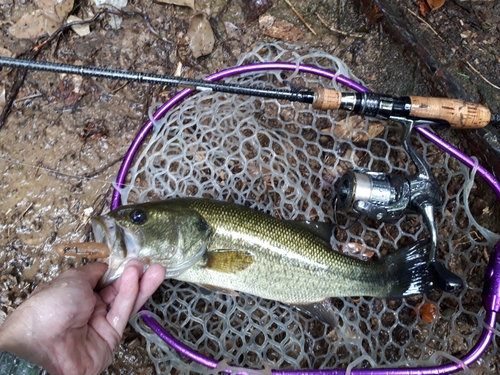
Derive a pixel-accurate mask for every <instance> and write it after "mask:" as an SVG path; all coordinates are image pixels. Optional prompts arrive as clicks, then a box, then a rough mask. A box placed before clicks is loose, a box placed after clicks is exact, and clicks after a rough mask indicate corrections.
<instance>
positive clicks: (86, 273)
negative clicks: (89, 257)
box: [62, 262, 108, 289]
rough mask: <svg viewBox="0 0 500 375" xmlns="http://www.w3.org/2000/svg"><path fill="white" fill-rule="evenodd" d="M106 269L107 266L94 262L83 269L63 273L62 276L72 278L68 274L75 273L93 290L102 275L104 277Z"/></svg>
mask: <svg viewBox="0 0 500 375" xmlns="http://www.w3.org/2000/svg"><path fill="white" fill-rule="evenodd" d="M107 269H108V265H107V264H106V263H100V262H94V263H89V264H86V265H85V266H83V267H79V268H74V269H72V270H70V271H67V272H65V273H63V274H62V275H65V276H68V277H73V276H72V275H71V274H69V273H72V272H77V273H79V274H80V276H81V277H82V279H83V280H86V281H88V282H89V283H90V286H91V287H92V289H94V288H95V287H96V285H97V282H98V281H99V279H100V278H101V277H102V275H104V273H105V272H106V270H107Z"/></svg>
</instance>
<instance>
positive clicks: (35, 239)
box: [0, 0, 500, 374]
mask: <svg viewBox="0 0 500 375" xmlns="http://www.w3.org/2000/svg"><path fill="white" fill-rule="evenodd" d="M292 3H294V4H295V7H296V9H297V10H298V11H299V12H300V13H301V14H302V15H303V17H304V18H305V19H306V20H307V22H308V23H309V24H310V25H311V27H312V28H313V29H314V30H315V32H316V33H317V34H316V35H313V34H312V33H311V32H310V31H309V30H308V29H307V28H306V27H305V26H304V25H303V24H302V23H301V22H300V21H299V19H298V18H297V16H296V15H295V14H294V13H293V11H292V10H291V9H290V7H289V6H288V5H287V4H286V2H285V1H283V0H276V1H275V2H274V5H273V6H272V7H271V8H270V9H269V10H268V11H267V13H268V14H271V15H273V16H275V17H277V18H280V19H284V20H287V21H288V22H291V23H292V24H294V25H295V26H296V27H298V28H299V29H301V30H302V31H303V32H304V37H303V38H302V39H300V40H298V41H297V42H296V43H297V44H300V45H303V46H311V47H315V48H320V49H322V50H324V51H327V52H330V53H332V54H335V55H337V56H338V57H340V58H342V59H343V60H344V61H346V62H347V64H348V65H349V66H350V67H351V68H352V69H353V71H354V73H355V74H356V75H357V76H358V77H360V78H362V79H363V80H364V81H365V83H366V84H367V85H368V86H369V87H370V88H372V89H373V90H374V91H380V92H385V93H390V94H393V95H405V94H413V95H429V94H434V95H436V93H437V92H438V91H443V90H442V88H443V84H442V81H440V79H438V78H439V77H437V78H436V74H435V73H436V72H434V73H432V72H429V69H428V67H427V65H428V64H427V65H426V64H424V63H423V62H422V61H423V60H422V57H421V56H419V55H418V54H416V53H415V52H416V51H412V50H411V48H410V47H409V46H408V45H402V41H401V40H400V39H398V38H397V35H394V33H392V34H391V31H390V30H388V29H387V27H386V26H387V25H386V24H384V22H386V20H384V13H383V8H382V6H383V5H384V4H380V3H379V2H375V1H373V2H372V3H371V4H364V6H363V5H362V4H355V3H351V2H347V3H346V4H345V5H343V4H340V3H336V2H332V1H326V0H312V1H308V2H299V1H293V0H292ZM204 4H205V6H204V9H205V10H206V11H207V12H208V14H209V16H210V21H211V25H212V27H213V29H214V34H215V48H214V51H213V52H212V53H211V54H210V55H208V56H205V57H200V58H198V59H195V58H194V57H193V55H192V53H191V51H190V50H189V47H188V42H187V40H186V38H185V34H186V31H187V28H188V25H189V20H190V18H191V17H192V16H193V15H194V14H195V12H193V11H192V10H190V9H189V8H185V7H178V6H173V5H166V4H159V3H154V2H152V1H137V0H135V1H130V2H129V5H128V6H127V8H126V10H127V11H129V12H130V13H128V14H126V15H123V23H122V26H121V28H120V29H118V30H115V29H112V28H111V26H110V22H109V16H106V15H103V16H102V17H100V18H99V19H98V20H97V21H95V22H93V23H91V25H90V28H91V33H90V34H89V35H87V36H83V37H80V36H78V35H76V34H75V33H74V32H72V31H70V30H68V31H64V32H62V33H61V34H59V35H58V37H57V38H55V39H54V40H53V41H52V42H50V43H48V44H47V45H46V46H45V47H44V48H42V50H41V52H40V54H39V55H38V57H37V59H38V60H40V61H56V62H61V63H70V64H83V65H97V66H101V67H112V68H117V69H131V70H136V71H144V72H151V73H158V74H169V75H172V74H174V72H175V71H176V70H177V69H178V68H179V66H181V67H182V69H181V71H182V75H183V76H185V77H195V78H199V77H202V76H204V75H207V74H210V73H213V72H215V71H218V70H221V69H223V68H226V67H229V66H233V65H234V64H235V62H236V60H237V58H238V55H239V54H240V53H242V52H245V51H248V50H250V49H251V48H252V45H253V44H254V43H256V42H259V41H274V40H275V39H273V38H270V37H267V36H263V35H262V34H261V33H260V30H259V28H258V22H257V21H253V22H251V23H248V24H247V23H246V14H245V12H244V11H243V10H242V8H241V6H240V5H239V3H238V2H228V3H226V1H222V0H214V1H211V2H204ZM373 5H374V6H373ZM26 7H28V8H29V7H34V2H33V1H29V0H28V1H24V2H10V1H5V0H0V28H1V31H0V47H3V48H5V49H7V50H9V51H10V52H12V53H13V54H14V55H15V56H19V55H22V54H23V53H26V52H28V51H30V49H32V48H33V47H35V46H36V45H37V44H38V43H39V41H38V42H37V41H35V40H17V39H15V38H13V37H11V36H10V35H9V32H8V27H9V26H10V25H11V23H12V22H15V21H17V19H18V18H19V17H20V15H21V14H22V13H23V12H24V11H26V9H28V8H26ZM392 7H393V8H394V12H395V14H397V15H398V17H399V18H400V19H401V20H403V22H404V23H405V24H406V26H407V28H408V29H409V30H412V31H413V32H414V34H415V35H417V37H418V40H419V42H420V43H422V44H423V45H424V46H426V47H427V48H428V49H429V54H430V55H431V56H432V57H433V59H434V60H433V61H435V62H436V64H439V66H442V67H443V69H445V70H446V71H447V72H448V73H449V76H450V77H451V78H450V79H452V80H453V81H454V82H455V83H456V85H457V86H458V87H460V89H461V90H462V91H461V92H463V93H465V94H466V95H467V96H468V97H464V99H471V100H475V101H478V102H480V103H483V104H486V105H488V106H490V107H491V108H492V109H493V110H494V111H497V112H498V111H499V109H500V90H498V89H497V88H495V87H493V86H492V85H491V84H489V83H488V82H486V80H485V79H488V80H489V81H490V82H491V83H493V84H496V85H497V86H498V85H500V80H499V77H500V74H499V73H500V52H499V51H500V48H499V40H500V35H499V34H500V26H498V25H500V22H499V21H500V5H499V4H498V2H495V1H484V2H462V1H458V0H454V1H453V0H447V1H446V3H445V5H444V6H443V7H442V8H441V9H439V10H437V11H434V12H431V13H429V14H427V15H426V16H422V15H421V14H420V13H419V7H418V4H417V3H416V1H413V0H401V1H397V2H394V4H393V5H392ZM96 12H97V9H96V8H95V7H94V6H93V5H92V4H91V2H89V1H80V2H76V4H75V7H74V10H73V12H72V14H75V15H77V16H79V17H81V18H83V19H87V18H89V17H91V14H95V13H96ZM132 12H140V13H142V14H146V15H148V16H149V18H150V25H148V24H147V22H146V21H145V19H144V17H143V16H142V15H141V14H139V13H135V14H134V13H132ZM317 14H320V15H321V16H322V17H323V18H324V19H325V20H326V22H327V23H328V24H329V25H331V26H332V28H334V29H336V30H337V31H331V30H329V29H327V28H326V27H325V26H324V25H323V24H322V23H321V21H320V20H319V19H318V17H317ZM417 16H418V17H417ZM419 17H420V18H419ZM423 20H425V22H426V23H424V22H423ZM224 22H231V23H232V24H234V25H236V26H237V27H238V30H239V31H238V33H239V37H238V38H234V37H229V36H228V33H227V30H226V28H225V25H224ZM384 28H385V29H384ZM151 29H154V31H155V33H156V34H157V35H155V33H153V32H152V30H151ZM384 30H386V31H384ZM339 31H340V32H339ZM469 64H470V65H469ZM470 66H472V67H473V68H471V67H470ZM14 73H15V72H10V73H8V72H7V73H5V72H4V73H3V74H2V76H1V81H0V85H2V86H4V87H5V88H6V92H7V93H9V92H10V90H11V89H12V87H13V86H14V85H15V83H16V74H14ZM439 87H441V90H439ZM1 91H2V87H0V92H1ZM173 92H175V89H171V88H167V87H154V86H147V85H140V84H136V83H126V82H113V81H108V80H104V79H94V78H81V77H74V76H64V75H60V74H53V73H41V72H30V73H28V75H27V77H26V79H25V80H24V83H23V84H22V86H21V88H20V91H19V93H18V94H17V97H16V101H15V102H14V105H13V106H12V108H11V110H10V114H9V116H8V117H7V119H6V121H5V123H4V124H3V127H2V128H1V129H0V173H1V174H0V197H1V200H0V246H1V253H0V323H1V321H3V319H4V318H5V317H6V316H7V315H8V314H9V313H11V312H12V311H13V309H15V308H16V306H18V305H19V304H20V303H21V302H22V301H23V300H24V299H26V298H27V297H28V296H29V294H30V293H31V292H32V290H33V289H34V288H35V287H36V286H37V285H38V284H39V283H41V282H44V281H47V280H50V279H51V278H53V277H54V276H56V275H57V274H59V273H60V272H62V271H63V270H65V269H67V268H69V267H73V266H75V265H76V264H81V263H82V262H81V261H74V260H71V259H60V258H59V257H57V256H56V255H55V254H54V253H53V252H52V244H54V243H61V242H73V241H81V240H86V239H88V238H89V232H90V227H89V224H88V219H89V216H90V215H94V214H99V213H100V212H101V211H102V210H107V208H108V207H109V203H110V193H111V190H112V184H113V179H114V177H115V176H116V173H117V171H118V168H119V164H120V159H121V157H122V156H123V155H124V153H125V152H126V150H127V148H128V145H129V144H130V142H131V140H132V139H133V138H134V136H135V134H136V132H137V131H138V130H139V128H140V126H141V125H142V124H143V123H144V122H145V120H146V119H147V118H148V114H147V113H148V108H149V107H150V105H151V104H152V103H155V102H164V101H165V100H166V98H168V97H169V96H170V95H171V94H172V93H173ZM450 134H452V133H450ZM483 135H484V133H483V134H482V135H480V137H481V136H483ZM449 137H450V139H452V140H457V142H456V143H457V144H459V145H460V146H461V147H463V148H464V149H467V150H469V151H471V152H473V153H476V154H478V156H481V154H482V153H483V152H484V148H483V149H478V148H477V147H476V148H471V147H473V146H471V147H469V146H468V145H467V144H464V142H463V140H464V138H463V137H462V136H461V135H458V136H457V135H453V134H452V135H450V136H449ZM474 147H475V146H474ZM478 150H479V151H478ZM492 168H494V167H492ZM477 190H480V191H479V192H476V194H477V195H480V196H481V201H480V202H481V204H479V206H480V207H479V208H477V209H476V210H477V211H478V212H480V215H479V216H482V217H483V219H484V220H483V224H485V223H486V224H488V225H489V227H490V229H492V230H495V229H496V230H497V232H498V225H499V224H498V223H497V222H495V220H494V218H495V217H497V216H498V215H497V214H498V204H497V203H496V201H495V199H494V196H493V194H491V192H490V190H489V189H488V188H487V187H485V186H483V185H480V186H479V188H478V189H477ZM485 213H486V214H485ZM480 219H481V218H480ZM153 372H154V370H153V366H152V363H151V361H150V360H149V357H148V356H147V353H146V352H145V349H144V339H143V338H142V337H139V336H138V335H137V334H135V333H134V332H133V331H127V334H126V335H125V338H124V340H123V343H122V344H121V345H120V347H119V348H118V349H117V355H116V360H115V362H114V363H113V365H112V366H111V367H110V368H109V369H108V370H107V373H108V374H130V373H134V374H150V373H153Z"/></svg>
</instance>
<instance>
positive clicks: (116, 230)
mask: <svg viewBox="0 0 500 375" xmlns="http://www.w3.org/2000/svg"><path fill="white" fill-rule="evenodd" d="M91 224H92V231H93V232H94V239H95V241H96V242H100V243H103V244H105V245H106V246H108V248H109V249H110V255H109V258H108V259H107V263H108V269H107V271H106V272H105V273H104V275H103V276H102V277H101V279H100V280H99V282H98V283H97V287H96V289H98V290H99V289H102V288H105V287H106V286H108V285H110V284H112V283H113V282H114V281H115V280H116V279H118V278H119V277H120V276H121V275H122V273H123V270H124V269H125V265H126V264H127V263H128V261H129V260H130V259H134V258H139V251H140V249H141V241H140V239H139V238H138V236H137V235H136V234H134V233H133V232H132V231H130V230H129V229H128V228H125V227H123V226H122V225H120V224H119V223H117V222H116V221H115V220H114V219H112V218H111V217H109V216H107V215H103V216H99V217H93V218H91Z"/></svg>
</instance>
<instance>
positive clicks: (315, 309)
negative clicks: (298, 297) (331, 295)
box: [294, 299, 339, 328]
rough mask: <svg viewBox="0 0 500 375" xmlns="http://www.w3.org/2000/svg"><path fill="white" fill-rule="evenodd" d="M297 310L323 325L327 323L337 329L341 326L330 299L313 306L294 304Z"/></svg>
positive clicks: (315, 303) (312, 304)
mask: <svg viewBox="0 0 500 375" xmlns="http://www.w3.org/2000/svg"><path fill="white" fill-rule="evenodd" d="M294 306H295V307H297V309H299V310H300V311H303V312H305V313H307V314H309V315H311V316H313V317H315V318H317V319H319V320H321V321H322V322H323V323H327V324H329V325H330V326H332V327H334V328H336V327H338V326H339V323H338V320H337V318H336V316H335V315H336V311H335V309H334V308H333V306H332V304H331V302H330V300H329V299H325V300H323V301H320V302H314V303H311V304H304V305H297V304H294Z"/></svg>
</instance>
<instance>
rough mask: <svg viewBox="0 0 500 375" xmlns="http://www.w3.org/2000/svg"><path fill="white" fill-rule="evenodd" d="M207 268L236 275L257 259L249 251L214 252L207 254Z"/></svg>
mask: <svg viewBox="0 0 500 375" xmlns="http://www.w3.org/2000/svg"><path fill="white" fill-rule="evenodd" d="M205 258H206V260H207V262H206V264H205V266H204V267H205V268H209V269H211V270H214V271H219V272H224V273H236V272H239V271H243V270H244V269H245V268H247V267H249V266H250V265H251V264H252V263H253V262H254V260H255V257H254V256H253V255H252V254H251V253H250V252H248V251H238V250H213V251H209V252H207V253H206V254H205Z"/></svg>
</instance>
